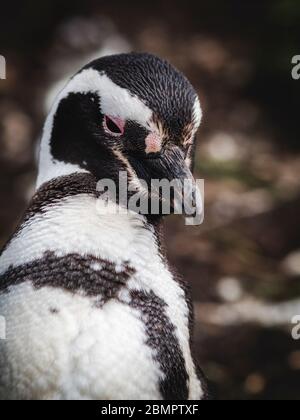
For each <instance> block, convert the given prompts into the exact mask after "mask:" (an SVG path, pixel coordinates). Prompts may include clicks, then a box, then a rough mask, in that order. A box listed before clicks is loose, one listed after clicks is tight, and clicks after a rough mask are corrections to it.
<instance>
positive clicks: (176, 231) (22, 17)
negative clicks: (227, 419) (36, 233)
mask: <svg viewBox="0 0 300 420" xmlns="http://www.w3.org/2000/svg"><path fill="white" fill-rule="evenodd" d="M245 3H247V4H245ZM299 19H300V4H299V2H297V1H296V0H295V1H285V0H273V1H252V2H241V1H234V0H230V1H226V2H224V1H216V0H211V1H209V2H204V1H189V2H182V1H177V0H165V1H156V0H152V1H151V2H149V3H145V4H140V2H135V1H132V2H124V1H118V0H112V1H110V2H103V1H87V2H84V3H83V2H79V1H77V0H75V1H73V2H67V1H58V0H55V1H44V2H38V1H33V0H32V1H25V2H22V3H21V2H18V4H16V3H13V2H11V3H9V4H4V5H3V6H2V7H1V16H0V35H1V38H0V39H1V44H0V54H2V55H4V56H5V57H6V59H7V66H8V67H7V75H8V78H7V80H6V81H0V99H1V103H0V200H1V206H0V245H3V244H4V242H5V241H6V239H7V238H8V236H9V234H10V233H11V232H12V230H13V227H14V226H15V224H16V222H17V220H18V218H19V217H20V215H21V214H22V212H23V210H24V208H25V206H26V203H27V201H28V199H29V198H30V196H31V194H32V192H33V188H34V179H35V175H36V167H35V153H36V152H35V149H36V144H37V141H38V138H39V135H40V131H41V128H42V124H43V119H44V117H45V113H46V110H47V104H48V103H50V102H51V98H52V97H53V94H50V93H49V92H55V91H57V89H58V85H56V83H57V82H58V81H59V80H61V79H64V78H65V77H66V75H67V74H69V73H72V72H73V71H75V70H77V69H78V67H80V66H81V65H82V64H83V63H84V62H85V61H86V60H88V59H89V58H90V57H92V56H94V55H97V54H99V53H100V52H101V53H103V52H108V53H110V52H118V51H127V50H132V49H134V50H143V51H149V52H152V53H155V54H158V55H160V56H162V57H165V58H167V59H169V60H170V61H171V62H172V63H173V64H175V65H176V66H177V67H179V68H180V69H181V70H182V71H184V72H185V73H186V74H187V75H188V77H189V78H190V79H191V81H192V82H193V84H194V85H195V87H196V88H197V90H198V91H199V95H200V98H201V101H202V105H203V108H204V116H205V117H204V123H203V125H202V128H201V129H200V132H199V147H198V153H197V162H196V172H197V176H198V177H200V178H205V180H206V194H205V198H206V217H205V222H204V224H203V225H202V226H201V227H200V228H191V227H186V226H184V224H183V221H182V220H180V219H178V218H171V219H170V220H169V221H168V224H167V236H168V248H169V254H170V259H171V261H172V262H173V263H174V264H175V265H176V267H177V268H178V270H179V271H180V272H181V273H182V274H183V275H184V276H185V278H187V279H188V280H189V281H190V282H191V284H192V286H193V294H194V300H195V309H196V311H195V312H196V325H195V333H196V337H195V346H196V350H197V355H198V357H199V360H200V362H201V363H200V364H201V365H202V366H203V368H204V370H205V372H206V374H207V376H208V377H209V378H210V380H211V382H212V385H213V388H214V390H215V394H216V397H217V398H223V399H300V342H296V341H294V340H292V338H291V328H292V325H291V318H292V316H293V315H297V314H299V315H300V230H299V214H300V183H299V173H300V154H299V150H300V143H299V139H300V128H299V124H298V121H299V117H298V115H299V100H300V99H299V98H300V95H299V93H300V89H299V86H300V81H299V82H296V81H293V80H292V78H291V64H290V62H291V57H292V56H293V55H296V54H300V51H299V45H300V42H299V40H300V39H299V38H300V36H299V30H298V28H299ZM297 48H298V50H297Z"/></svg>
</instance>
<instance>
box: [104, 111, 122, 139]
mask: <svg viewBox="0 0 300 420" xmlns="http://www.w3.org/2000/svg"><path fill="white" fill-rule="evenodd" d="M103 125H104V130H105V131H106V132H107V133H108V134H110V135H112V136H121V135H122V134H124V128H125V122H124V121H123V120H122V119H121V118H117V117H111V116H108V115H105V117H104V122H103Z"/></svg>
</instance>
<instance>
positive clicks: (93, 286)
mask: <svg viewBox="0 0 300 420" xmlns="http://www.w3.org/2000/svg"><path fill="white" fill-rule="evenodd" d="M95 267H97V269H95ZM134 273H135V270H134V268H132V267H130V266H129V265H128V264H127V263H126V262H123V263H120V264H119V266H116V264H114V263H112V262H110V261H107V260H102V259H100V258H96V257H93V256H81V255H78V254H70V255H66V256H64V257H57V256H56V255H55V254H54V253H53V252H47V253H45V254H44V257H43V258H42V259H39V260H36V261H34V262H31V263H28V264H25V265H22V266H18V267H10V268H9V269H8V270H7V271H6V272H5V273H4V274H3V275H2V276H0V291H2V292H7V291H8V290H9V288H10V287H11V286H16V285H18V284H21V283H24V282H29V283H31V284H32V285H33V286H34V287H35V288H36V289H40V288H43V287H52V288H60V289H64V290H66V291H67V292H70V293H74V294H75V293H77V294H81V295H83V296H88V297H92V298H97V299H96V301H95V303H96V304H97V305H101V304H104V303H105V302H107V301H108V300H109V299H112V298H116V297H117V294H118V292H119V290H120V289H121V288H122V287H125V286H126V283H127V281H128V280H129V279H130V278H131V276H132V275H133V274H134Z"/></svg>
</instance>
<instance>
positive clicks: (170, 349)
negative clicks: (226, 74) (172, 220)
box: [0, 53, 208, 401]
mask: <svg viewBox="0 0 300 420" xmlns="http://www.w3.org/2000/svg"><path fill="white" fill-rule="evenodd" d="M201 118H202V111H201V107H200V102H199V98H198V96H197V94H196V92H195V90H194V88H193V87H192V85H191V84H190V82H189V81H188V80H187V78H186V77H185V76H184V75H183V74H181V73H180V72H179V71H178V70H177V69H175V68H174V67H173V66H172V65H171V64H169V63H168V62H167V61H165V60H163V59H160V58H158V57H156V56H153V55H151V54H146V53H130V54H120V55H114V56H107V57H102V58H99V59H97V60H95V61H93V62H91V63H89V64H88V65H86V66H85V67H83V68H82V69H81V70H80V71H79V72H78V73H76V74H75V75H74V76H73V77H72V78H71V79H70V80H69V82H68V83H67V85H66V86H65V88H64V89H63V90H62V91H61V92H60V93H59V94H58V96H57V98H56V100H55V102H54V104H53V106H52V108H51V111H50V113H49V115H48V117H47V119H46V122H45V125H44V129H43V134H42V139H41V146H40V159H39V171H38V179H37V188H36V192H35V194H34V196H33V199H32V201H31V203H30V204H29V207H28V209H27V211H26V212H25V215H24V217H23V219H22V221H21V222H20V224H19V227H18V228H17V231H16V232H15V234H14V235H13V236H12V238H11V239H10V240H9V241H8V243H7V244H6V246H5V248H4V249H3V251H2V254H1V257H0V315H1V317H3V319H5V322H6V338H5V339H3V340H0V399H2V400H13V399H14V400H32V399H33V400H182V401H184V400H203V399H207V398H208V391H207V383H206V380H205V378H204V375H203V374H202V372H201V370H200V369H199V367H198V365H197V362H196V361H195V358H194V356H193V350H192V324H193V314H192V305H191V297H190V292H189V288H188V286H187V283H186V282H184V281H183V280H182V279H181V278H180V277H179V276H178V275H177V274H174V270H172V268H171V267H170V266H169V263H168V260H167V257H166V253H165V251H164V241H163V228H162V226H163V219H164V216H163V215H162V214H156V215H152V214H146V215H144V214H140V213H139V212H135V211H127V212H126V211H123V212H120V211H117V210H118V208H119V207H120V206H121V203H120V202H118V201H116V202H113V201H111V202H110V201H109V199H107V198H106V199H105V200H104V199H103V197H102V195H101V194H100V193H99V191H98V188H97V185H98V182H99V180H101V179H109V180H113V181H116V182H117V179H118V176H119V174H120V172H125V173H126V174H127V175H128V180H129V181H128V183H129V184H130V185H134V186H135V189H136V190H138V189H139V188H142V187H141V182H140V181H141V180H143V182H144V183H146V184H147V185H150V183H151V179H153V178H159V179H168V180H172V179H175V178H181V179H186V178H188V179H193V178H192V167H193V160H194V152H195V137H196V132H197V130H198V127H199V125H200V122H201ZM143 194H151V193H150V192H149V191H148V190H147V189H146V192H145V191H143ZM148 198H149V197H148ZM122 205H123V204H122ZM104 207H105V211H102V210H104Z"/></svg>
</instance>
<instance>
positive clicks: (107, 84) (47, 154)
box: [37, 69, 153, 188]
mask: <svg viewBox="0 0 300 420" xmlns="http://www.w3.org/2000/svg"><path fill="white" fill-rule="evenodd" d="M89 92H91V93H96V94H98V95H99V97H100V103H101V113H102V114H105V115H113V116H116V117H119V118H122V119H124V120H133V121H136V122H137V123H139V124H140V125H141V126H143V127H145V128H148V129H149V128H150V127H151V119H152V115H153V112H152V111H151V110H150V109H149V108H148V107H147V106H146V105H145V104H144V103H143V102H142V101H141V100H140V99H138V98H137V97H136V96H133V95H132V94H131V93H130V92H129V91H128V90H127V89H124V88H121V87H120V86H118V85H116V84H115V83H114V82H113V81H112V80H111V79H110V78H109V77H108V76H107V75H106V74H105V73H101V74H100V73H99V72H98V71H97V70H94V69H85V70H83V71H81V72H80V73H78V74H77V75H75V76H74V77H73V78H72V79H71V80H70V81H69V82H68V84H67V85H66V86H65V88H64V89H63V90H62V91H61V92H60V93H59V95H58V96H57V98H56V100H55V102H54V105H53V106H52V109H51V111H50V113H49V115H48V117H47V120H46V123H45V126H44V130H43V136H42V140H41V149H40V162H39V175H38V180H37V188H39V187H40V186H41V185H42V184H43V183H45V182H47V181H50V180H51V179H53V178H57V177H59V176H64V175H70V174H71V173H75V172H87V171H86V170H85V169H82V168H80V167H79V166H78V165H74V164H70V163H65V162H61V161H58V160H56V159H54V158H53V156H52V154H51V150H50V140H51V135H52V130H53V123H54V117H55V114H56V112H57V109H58V107H59V103H60V102H61V101H62V100H63V99H64V98H67V97H68V95H69V94H70V93H82V94H85V93H89Z"/></svg>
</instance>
